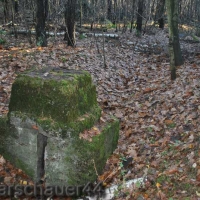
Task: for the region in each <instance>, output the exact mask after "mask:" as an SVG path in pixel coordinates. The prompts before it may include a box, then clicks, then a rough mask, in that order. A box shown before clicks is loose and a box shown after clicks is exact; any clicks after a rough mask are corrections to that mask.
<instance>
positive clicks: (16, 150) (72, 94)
mask: <svg viewBox="0 0 200 200" xmlns="http://www.w3.org/2000/svg"><path fill="white" fill-rule="evenodd" d="M100 116H101V109H100V107H99V106H98V103H97V97H96V87H95V86H94V85H93V84H92V79H91V76H90V75H89V73H87V72H84V71H75V70H67V69H59V68H52V69H41V70H33V71H27V72H25V73H23V74H20V75H18V77H17V78H16V80H15V82H14V83H13V86H12V92H11V99H10V104H9V113H8V116H7V119H8V120H6V119H5V118H1V119H0V131H1V134H0V137H1V138H0V139H1V141H3V144H2V145H1V147H0V154H2V155H3V156H4V157H5V158H6V159H8V160H9V161H10V162H11V163H13V164H14V165H15V166H16V167H18V168H20V169H22V170H23V171H24V172H26V174H27V175H29V176H30V177H31V178H32V179H33V180H34V181H35V182H39V181H40V180H41V179H42V178H44V177H45V180H46V185H59V186H60V185H66V184H67V185H72V186H75V185H79V184H86V183H87V182H91V181H92V182H93V181H95V179H96V178H97V175H96V170H97V172H98V173H99V174H100V173H101V172H102V170H103V167H104V165H105V162H106V160H107V158H108V157H109V156H110V155H111V154H112V152H113V151H114V149H115V148H116V147H117V142H118V136H119V121H118V120H117V119H116V118H114V117H110V118H109V120H107V122H106V123H103V124H102V123H99V119H100ZM87 130H96V131H97V134H96V135H94V136H92V137H91V139H90V140H87V139H83V137H81V134H82V133H83V132H84V131H85V132H86V133H87ZM88 133H90V131H88Z"/></svg>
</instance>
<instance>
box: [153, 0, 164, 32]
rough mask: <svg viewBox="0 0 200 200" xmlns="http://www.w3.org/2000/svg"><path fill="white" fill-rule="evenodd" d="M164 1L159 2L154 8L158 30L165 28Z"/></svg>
mask: <svg viewBox="0 0 200 200" xmlns="http://www.w3.org/2000/svg"><path fill="white" fill-rule="evenodd" d="M164 11H165V0H159V1H158V4H157V7H156V15H155V21H158V24H159V28H161V29H163V28H164V26H165V21H164Z"/></svg>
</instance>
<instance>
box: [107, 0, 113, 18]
mask: <svg viewBox="0 0 200 200" xmlns="http://www.w3.org/2000/svg"><path fill="white" fill-rule="evenodd" d="M107 18H108V20H110V21H111V20H112V0H108V11H107Z"/></svg>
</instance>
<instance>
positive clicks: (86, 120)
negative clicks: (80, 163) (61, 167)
mask: <svg viewBox="0 0 200 200" xmlns="http://www.w3.org/2000/svg"><path fill="white" fill-rule="evenodd" d="M10 115H12V116H15V117H19V118H20V119H22V121H25V120H26V119H27V118H30V119H31V120H33V121H35V122H36V124H37V125H38V126H40V127H41V128H42V129H43V130H44V131H46V132H53V133H56V134H58V135H59V136H61V137H62V138H65V137H67V135H68V133H69V132H70V133H72V134H73V137H79V133H80V132H82V131H84V130H86V129H90V128H91V127H92V126H93V125H94V124H95V123H96V122H97V121H98V120H99V118H100V115H101V109H100V107H99V106H94V107H92V108H91V109H90V112H88V113H85V114H84V115H82V116H80V117H79V118H77V119H76V120H74V121H73V122H70V123H63V122H59V121H55V120H53V119H52V118H45V117H38V118H36V117H33V116H29V114H27V113H22V112H19V111H17V112H11V113H10ZM51 136H56V135H51Z"/></svg>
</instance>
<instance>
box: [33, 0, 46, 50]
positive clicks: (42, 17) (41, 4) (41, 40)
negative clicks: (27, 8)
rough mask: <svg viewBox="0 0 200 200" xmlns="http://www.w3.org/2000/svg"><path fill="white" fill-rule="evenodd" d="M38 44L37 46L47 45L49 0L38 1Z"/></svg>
mask: <svg viewBox="0 0 200 200" xmlns="http://www.w3.org/2000/svg"><path fill="white" fill-rule="evenodd" d="M36 6H37V12H36V44H37V46H42V47H46V46H47V36H46V30H45V22H46V18H47V15H48V0H37V1H36Z"/></svg>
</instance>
